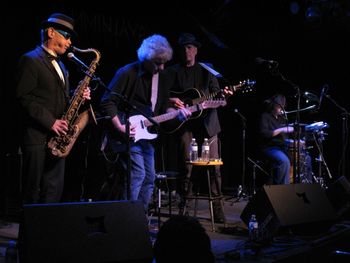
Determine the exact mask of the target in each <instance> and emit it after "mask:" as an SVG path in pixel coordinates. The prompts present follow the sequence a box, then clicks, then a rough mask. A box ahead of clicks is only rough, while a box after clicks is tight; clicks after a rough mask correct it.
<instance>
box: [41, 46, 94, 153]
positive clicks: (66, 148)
mask: <svg viewBox="0 0 350 263" xmlns="http://www.w3.org/2000/svg"><path fill="white" fill-rule="evenodd" d="M72 49H73V51H77V52H83V53H88V52H92V53H94V54H95V59H94V60H93V61H92V62H91V64H90V66H89V67H88V68H87V69H86V72H85V77H84V79H83V80H82V81H80V82H79V85H78V87H77V88H76V90H75V93H74V95H73V97H72V98H71V100H70V103H69V107H68V110H67V111H66V113H65V114H64V115H63V117H62V119H64V120H66V121H67V124H68V131H67V133H66V134H64V135H59V136H55V137H52V138H50V140H49V141H48V144H47V146H48V148H49V151H50V152H51V153H52V155H54V156H56V157H66V156H67V155H68V154H69V152H70V151H71V149H72V147H73V145H74V143H75V141H76V140H77V138H78V136H79V134H80V133H81V132H82V130H83V129H84V128H85V126H86V125H87V123H88V121H89V114H90V113H91V114H93V112H92V110H91V107H90V108H89V109H87V110H85V111H83V112H82V113H79V109H80V108H81V106H82V105H83V104H84V101H85V99H84V98H83V93H84V90H85V88H86V87H88V86H89V83H90V81H91V78H92V77H93V75H94V73H95V70H96V67H97V65H98V62H99V60H100V58H101V54H100V52H99V51H98V50H96V49H92V48H88V49H84V50H83V49H79V48H76V47H72Z"/></svg>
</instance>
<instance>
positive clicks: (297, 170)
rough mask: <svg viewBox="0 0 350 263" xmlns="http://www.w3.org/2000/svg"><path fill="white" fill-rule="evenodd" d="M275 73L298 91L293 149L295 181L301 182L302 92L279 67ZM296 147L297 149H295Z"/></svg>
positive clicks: (274, 70) (273, 72) (274, 69)
mask: <svg viewBox="0 0 350 263" xmlns="http://www.w3.org/2000/svg"><path fill="white" fill-rule="evenodd" d="M271 73H272V74H273V75H276V76H279V77H280V78H281V79H282V80H283V81H284V82H286V83H288V84H289V85H290V86H291V87H293V88H294V89H295V90H296V92H297V109H296V117H295V122H294V145H293V147H294V151H293V168H294V169H293V181H294V182H295V183H299V181H300V135H301V132H300V99H301V92H300V88H299V86H298V85H296V84H295V83H293V82H292V81H291V80H289V79H287V78H285V77H284V76H283V74H282V73H280V72H279V70H278V69H277V67H275V68H273V70H272V72H271ZM295 149H296V150H295Z"/></svg>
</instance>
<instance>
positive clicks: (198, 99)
mask: <svg viewBox="0 0 350 263" xmlns="http://www.w3.org/2000/svg"><path fill="white" fill-rule="evenodd" d="M220 92H221V91H220V90H218V91H215V92H212V93H210V94H208V95H204V96H202V97H199V98H195V99H193V100H192V104H193V105H194V104H199V103H202V102H204V101H206V100H212V99H215V97H216V96H217V95H218V94H219V93H220Z"/></svg>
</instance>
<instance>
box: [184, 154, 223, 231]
mask: <svg viewBox="0 0 350 263" xmlns="http://www.w3.org/2000/svg"><path fill="white" fill-rule="evenodd" d="M187 163H188V164H191V165H192V166H197V167H204V168H205V170H206V174H207V183H208V195H205V196H203V195H187V196H186V202H187V200H188V199H194V200H195V208H194V216H196V215H197V203H198V200H208V201H209V210H210V219H211V225H212V231H213V232H215V222H214V211H213V201H214V200H220V205H221V209H222V212H223V214H224V226H225V227H226V218H225V213H224V205H223V202H222V199H223V196H222V193H221V192H220V193H219V195H217V196H213V195H212V192H211V184H210V169H209V168H210V167H212V166H216V165H220V166H221V165H223V164H224V163H223V162H222V161H221V160H212V161H202V160H198V161H195V162H187ZM215 184H217V181H216V180H215ZM217 186H218V185H216V188H217V189H219V188H218V187H217ZM185 209H186V205H185Z"/></svg>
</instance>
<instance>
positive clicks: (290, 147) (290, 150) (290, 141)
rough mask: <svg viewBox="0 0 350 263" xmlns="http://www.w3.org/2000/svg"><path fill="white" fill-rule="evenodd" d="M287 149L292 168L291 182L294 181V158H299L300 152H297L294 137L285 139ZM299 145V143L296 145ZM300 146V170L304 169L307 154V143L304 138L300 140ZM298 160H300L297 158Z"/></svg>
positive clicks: (290, 171) (290, 172)
mask: <svg viewBox="0 0 350 263" xmlns="http://www.w3.org/2000/svg"><path fill="white" fill-rule="evenodd" d="M285 144H286V149H287V152H288V156H289V159H290V164H291V165H290V170H289V181H290V183H294V158H295V157H296V158H298V154H297V153H296V152H295V146H294V140H293V139H286V140H285ZM296 146H297V145H296ZM299 147H300V154H299V157H300V170H303V169H304V165H305V154H306V144H305V141H304V140H299ZM297 162H298V160H297Z"/></svg>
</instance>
